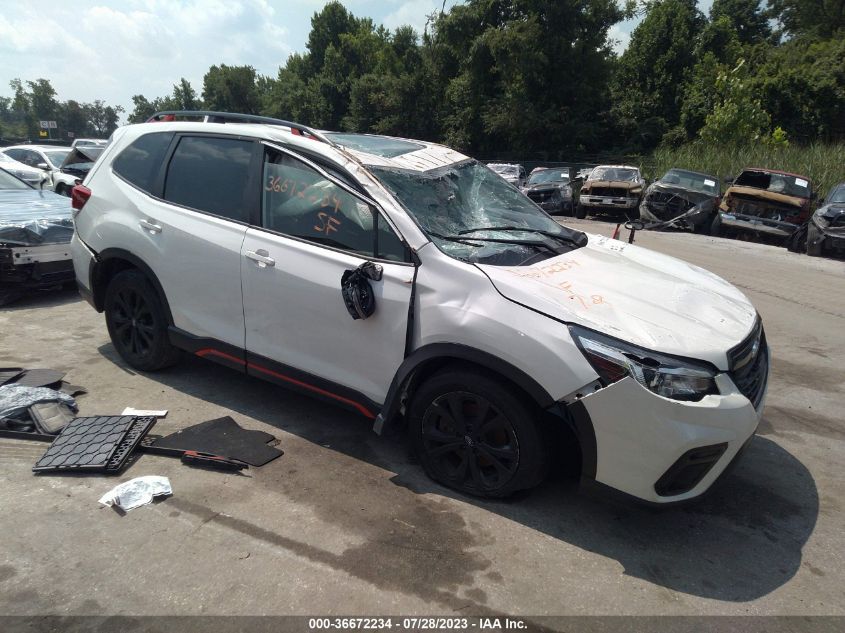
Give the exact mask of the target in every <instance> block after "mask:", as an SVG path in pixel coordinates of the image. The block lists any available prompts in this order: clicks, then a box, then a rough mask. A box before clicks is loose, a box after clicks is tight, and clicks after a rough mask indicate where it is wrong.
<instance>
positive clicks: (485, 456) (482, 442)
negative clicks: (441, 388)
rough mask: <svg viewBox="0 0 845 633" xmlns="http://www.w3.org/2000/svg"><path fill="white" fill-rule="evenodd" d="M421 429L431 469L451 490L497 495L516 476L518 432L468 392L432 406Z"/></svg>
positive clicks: (487, 403)
mask: <svg viewBox="0 0 845 633" xmlns="http://www.w3.org/2000/svg"><path fill="white" fill-rule="evenodd" d="M422 424H423V429H422V437H423V445H424V449H425V452H426V453H427V455H428V456H429V457H430V458H431V465H432V468H433V469H435V470H436V471H437V474H438V475H439V477H438V478H440V479H442V480H444V481H449V482H451V485H453V486H455V487H457V488H462V489H472V490H477V491H479V492H484V491H488V490H496V489H498V488H502V487H504V486H505V485H507V484H508V482H509V481H510V480H511V479H512V478H513V477H514V475H515V474H516V471H517V468H518V466H519V442H518V441H517V437H516V432H515V430H514V428H513V425H512V424H511V423H510V421H509V420H508V419H507V418H506V417H505V416H504V415H503V414H502V412H501V411H499V409H498V408H496V407H495V406H494V405H493V404H491V403H490V401H489V400H487V399H486V398H484V397H482V396H480V395H478V394H476V393H470V392H466V391H453V392H450V393H447V394H444V395H442V396H440V397H439V398H437V399H435V400H434V402H432V403H431V405H430V406H429V408H428V410H427V411H426V413H425V417H424V418H423V422H422Z"/></svg>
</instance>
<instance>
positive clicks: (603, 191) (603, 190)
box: [589, 187, 628, 198]
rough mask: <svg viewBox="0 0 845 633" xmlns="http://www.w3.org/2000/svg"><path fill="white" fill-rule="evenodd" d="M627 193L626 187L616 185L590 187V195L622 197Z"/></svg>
mask: <svg viewBox="0 0 845 633" xmlns="http://www.w3.org/2000/svg"><path fill="white" fill-rule="evenodd" d="M627 193H628V190H627V189H620V188H617V187H590V194H589V195H591V196H607V197H608V198H624V197H625V195H626V194H627Z"/></svg>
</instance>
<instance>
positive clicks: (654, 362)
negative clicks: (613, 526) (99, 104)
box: [72, 113, 768, 503]
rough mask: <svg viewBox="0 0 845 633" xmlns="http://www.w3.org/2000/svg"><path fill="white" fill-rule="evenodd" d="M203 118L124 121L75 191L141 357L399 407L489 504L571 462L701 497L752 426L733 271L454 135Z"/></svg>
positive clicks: (746, 342) (750, 344)
mask: <svg viewBox="0 0 845 633" xmlns="http://www.w3.org/2000/svg"><path fill="white" fill-rule="evenodd" d="M183 114H185V113H183ZM197 114H203V115H207V116H206V117H205V121H199V122H192V121H184V120H178V119H179V117H178V116H174V115H173V113H163V114H162V116H157V117H156V118H159V119H162V118H163V119H165V122H152V123H145V124H140V125H130V126H127V127H124V128H120V129H119V130H118V131H117V132H116V133H115V134H114V137H113V139H112V142H111V144H110V145H109V147H108V148H107V149H106V151H105V152H104V153H103V155H102V156H101V157H100V159H99V160H98V161H97V163H96V165H95V166H94V168H93V169H92V170H91V172H90V173H89V175H88V176H87V177H86V179H85V181H84V183H83V184H82V185H78V186H77V187H76V188H75V189H74V192H73V206H74V209H75V214H76V216H75V223H76V233H75V235H74V238H73V242H72V252H73V259H74V267H75V270H76V276H77V281H78V283H79V287H80V291H81V293H82V294H83V296H85V297H86V298H87V299H88V301H89V302H90V303H91V304H92V305H93V306H94V307H95V308H96V309H97V310H99V311H104V312H105V316H106V323H107V325H108V330H109V333H110V335H111V338H112V341H113V343H114V346H115V348H116V349H117V351H118V352H119V353H120V355H121V356H122V357H123V359H124V360H125V361H126V362H127V363H129V364H130V365H131V366H133V367H135V368H137V369H139V370H144V371H153V370H156V369H159V368H161V367H164V366H166V365H170V364H172V363H174V362H175V361H176V360H177V359H178V357H179V355H180V353H182V352H189V353H192V354H196V355H197V356H201V357H204V358H208V359H210V360H214V361H217V362H219V363H222V364H224V365H227V366H229V367H231V368H233V369H236V370H237V371H240V372H245V373H247V374H251V375H254V376H257V377H260V378H264V379H266V380H270V381H273V382H276V383H278V384H280V385H284V386H286V387H292V388H296V389H300V390H303V391H305V392H308V393H311V394H314V395H317V396H319V397H322V398H325V399H328V400H330V401H332V402H335V403H337V404H340V405H343V406H345V407H347V408H349V409H351V410H353V411H356V412H358V413H360V414H362V415H364V416H366V417H368V418H371V419H374V421H375V424H374V428H375V430H376V431H377V432H381V431H382V430H383V429H384V428H385V427H386V426H388V425H394V424H397V423H398V422H400V421H401V422H402V423H404V424H405V425H406V426H407V431H408V433H409V436H410V440H411V442H412V444H413V446H414V448H415V450H416V452H417V454H418V455H419V458H420V461H421V462H422V464H423V466H424V468H425V470H426V472H428V473H429V475H431V476H432V477H433V478H434V479H436V480H437V481H440V482H442V483H443V484H445V485H447V486H451V487H453V488H456V489H458V490H460V491H463V492H466V493H470V494H475V495H482V496H494V497H498V496H505V495H507V494H509V493H511V492H514V491H516V490H519V489H523V488H528V487H531V486H533V485H535V484H536V483H538V482H539V481H540V480H541V479H542V477H543V475H544V473H545V472H546V467H547V465H549V464H550V463H551V462H552V461H557V462H559V461H560V460H561V459H562V458H563V457H562V456H564V455H568V454H576V455H578V456H579V464H580V471H581V475H582V480H584V481H593V482H598V483H600V484H606V485H607V486H610V487H612V488H616V489H618V490H620V491H623V492H625V493H628V494H630V495H633V496H635V497H639V498H641V499H645V500H648V501H652V502H658V503H666V502H673V501H680V500H684V499H689V498H692V497H695V496H697V495H699V494H701V493H702V492H704V491H705V490H707V489H708V488H709V487H710V485H711V484H712V483H713V482H714V480H715V479H716V478H717V477H718V476H719V475H720V474H721V473H722V472H723V471H724V470H725V467H726V466H727V465H728V463H729V462H731V461H732V460H733V459H734V457H735V456H736V455H737V454H738V452H739V451H740V449H741V448H742V447H743V446H744V445H745V444H746V442H747V441H748V440H749V438H750V437H751V436H752V435H753V433H754V431H755V429H756V427H757V424H758V421H759V419H760V413H761V410H762V408H763V399H764V395H765V389H766V382H767V377H768V348H767V346H766V341H765V336H764V334H763V329H762V326H761V322H760V318H759V317H758V315H757V313H756V311H755V309H754V307H753V306H752V305H751V304H750V303H749V301H748V299H746V298H745V296H743V294H742V293H741V292H739V291H738V290H737V289H736V288H734V287H733V286H732V285H730V284H729V283H727V282H725V281H723V280H722V279H720V278H719V277H716V276H715V275H713V274H711V273H709V272H707V271H705V270H702V269H700V268H697V267H695V266H691V265H690V264H687V263H685V262H683V261H679V260H676V259H673V258H670V257H667V256H664V255H659V254H657V253H653V252H651V251H648V250H646V249H643V248H639V247H637V246H632V245H629V244H624V243H622V242H619V241H616V240H612V239H608V238H605V237H600V236H597V235H587V234H585V233H581V232H579V231H575V230H572V229H569V228H566V227H563V226H561V225H560V224H558V223H557V222H555V221H554V220H553V219H551V218H550V217H549V216H548V215H546V213H545V212H543V211H542V210H541V209H540V208H539V207H537V206H536V205H535V204H534V203H533V202H531V201H530V200H529V199H528V198H526V197H525V196H523V195H522V194H521V193H520V192H519V191H518V190H517V189H515V188H514V187H512V186H510V185H508V184H507V183H505V182H504V181H503V180H502V179H501V178H499V177H498V176H496V175H495V174H494V173H493V172H492V171H491V170H490V169H488V168H487V167H486V166H484V165H482V164H480V163H478V162H476V161H475V160H472V159H471V158H468V157H466V156H463V155H461V154H459V153H458V152H455V151H453V150H451V149H448V148H446V147H442V146H440V145H434V144H431V143H426V142H422V141H411V140H405V139H398V138H388V137H383V136H370V135H363V134H342V133H330V132H324V133H320V132H316V131H313V130H309V129H308V128H305V127H303V126H300V125H298V124H295V123H289V122H283V121H276V120H272V119H262V118H259V117H247V116H245V115H225V114H220V113H193V115H194V116H196V115H197ZM172 119H177V120H172ZM560 431H566V432H563V433H562V432H560ZM553 438H557V441H560V442H569V443H570V445H571V446H573V447H574V448H575V449H577V450H575V451H571V452H567V451H566V450H564V449H565V448H566V447H565V446H561V445H559V444H555V442H554V441H553Z"/></svg>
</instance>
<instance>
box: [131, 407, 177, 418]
mask: <svg viewBox="0 0 845 633" xmlns="http://www.w3.org/2000/svg"><path fill="white" fill-rule="evenodd" d="M120 415H140V416H142V417H145V418H166V417H167V409H161V410H152V409H133V408H132V407H126V408H125V409H124V410H123V411H122V412H121V414H120Z"/></svg>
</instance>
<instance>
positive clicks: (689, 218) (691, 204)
mask: <svg viewBox="0 0 845 633" xmlns="http://www.w3.org/2000/svg"><path fill="white" fill-rule="evenodd" d="M717 203H718V197H716V196H713V195H712V194H707V193H702V192H698V191H691V190H689V189H684V188H682V187H677V186H672V185H667V184H664V183H662V182H656V183H654V184H652V185H651V186H650V187H649V188H648V190H647V191H646V193H645V196H644V197H643V201H642V203H641V204H640V218H642V219H643V220H647V221H650V222H668V221H670V220H674V219H675V218H679V220H678V222H676V223H674V226H676V227H677V228H681V229H691V230H693V231H696V232H698V231H702V230H704V229H705V228H707V227H709V226H710V223H711V222H712V221H713V216H714V214H715V211H716V205H717ZM694 208H697V209H698V210H697V211H696V212H695V213H689V212H690V211H692V210H693V209H694ZM681 216H683V217H681Z"/></svg>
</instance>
